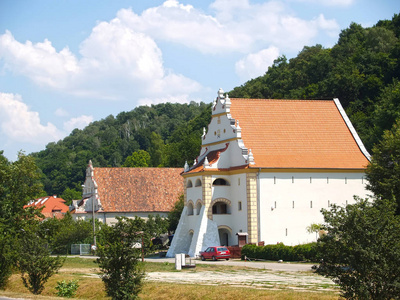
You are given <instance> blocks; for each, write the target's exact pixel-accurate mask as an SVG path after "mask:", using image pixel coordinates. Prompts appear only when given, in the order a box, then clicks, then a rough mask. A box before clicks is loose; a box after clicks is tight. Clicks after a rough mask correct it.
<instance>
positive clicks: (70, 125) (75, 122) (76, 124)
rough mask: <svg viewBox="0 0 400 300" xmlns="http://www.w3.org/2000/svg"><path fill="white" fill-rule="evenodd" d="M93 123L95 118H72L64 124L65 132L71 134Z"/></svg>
mask: <svg viewBox="0 0 400 300" xmlns="http://www.w3.org/2000/svg"><path fill="white" fill-rule="evenodd" d="M91 122H93V116H86V115H82V116H80V117H77V118H71V119H70V120H68V121H67V122H64V130H65V131H66V132H71V131H72V130H74V129H75V128H78V129H83V128H85V127H86V126H87V125H89V124H90V123H91Z"/></svg>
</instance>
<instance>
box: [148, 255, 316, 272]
mask: <svg viewBox="0 0 400 300" xmlns="http://www.w3.org/2000/svg"><path fill="white" fill-rule="evenodd" d="M145 261H149V262H160V263H163V262H169V263H173V264H174V263H175V258H157V257H154V258H145ZM186 262H187V263H189V258H187V259H186ZM192 263H195V264H196V265H197V264H211V265H213V264H222V265H227V266H242V267H247V268H257V269H265V270H272V271H286V272H305V271H311V267H312V266H313V264H309V263H289V262H282V263H278V262H262V261H242V260H237V259H230V260H228V261H226V260H219V261H201V260H197V259H196V260H193V259H192Z"/></svg>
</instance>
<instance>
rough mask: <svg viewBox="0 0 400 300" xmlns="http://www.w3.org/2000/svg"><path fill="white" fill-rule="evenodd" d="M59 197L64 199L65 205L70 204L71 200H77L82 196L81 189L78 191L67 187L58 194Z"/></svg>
mask: <svg viewBox="0 0 400 300" xmlns="http://www.w3.org/2000/svg"><path fill="white" fill-rule="evenodd" d="M60 197H61V198H62V199H64V200H65V201H66V202H65V204H66V205H70V204H71V203H72V200H78V199H81V198H82V190H80V191H78V190H76V189H70V188H69V187H68V188H66V189H65V190H64V192H63V193H62V194H61V195H60Z"/></svg>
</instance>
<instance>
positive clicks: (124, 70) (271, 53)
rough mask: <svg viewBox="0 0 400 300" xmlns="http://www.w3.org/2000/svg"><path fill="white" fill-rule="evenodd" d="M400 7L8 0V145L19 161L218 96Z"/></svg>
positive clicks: (1, 79)
mask: <svg viewBox="0 0 400 300" xmlns="http://www.w3.org/2000/svg"><path fill="white" fill-rule="evenodd" d="M395 13H397V14H398V13H400V1H398V0H380V1H376V0H272V1H262V0H215V1H206V0H164V1H158V0H145V1H143V0H140V1H139V0H130V1H129V0H114V1H105V0H84V1H82V0H57V1H55V0H0V151H1V150H4V155H5V156H6V157H7V158H8V159H9V160H11V161H14V160H16V158H17V154H18V152H19V151H20V150H22V151H24V152H25V153H26V154H29V153H32V152H37V151H41V150H44V149H45V146H46V145H47V144H48V143H50V142H57V141H59V140H61V139H63V138H64V137H66V136H68V135H69V134H70V133H71V132H72V130H73V129H75V128H79V129H83V128H84V127H85V126H87V125H88V124H89V123H90V122H93V121H97V120H101V119H103V118H106V117H107V116H109V115H114V116H117V115H118V114H119V113H120V112H123V111H131V110H132V109H134V108H135V107H137V106H140V105H151V104H158V103H165V102H172V103H189V102H190V101H196V102H200V101H203V102H205V103H210V102H211V101H213V100H214V99H215V98H216V96H217V91H218V89H219V88H222V89H223V90H224V91H229V90H232V89H233V88H234V87H236V86H240V85H242V84H244V83H245V82H246V81H248V80H250V79H252V78H256V77H258V76H261V75H263V74H265V72H266V71H267V70H268V67H269V66H271V65H272V64H273V61H274V60H275V59H276V58H278V57H279V56H282V55H285V56H286V57H287V58H289V59H290V58H292V57H295V56H297V54H298V53H299V52H300V51H301V50H302V49H303V47H304V46H313V45H315V44H321V45H323V46H324V47H327V48H329V47H332V46H333V45H335V43H336V42H337V40H338V37H339V34H340V32H341V30H343V29H346V28H348V26H349V25H350V24H351V22H355V23H358V24H361V25H362V26H364V27H370V26H373V25H374V24H376V22H377V21H379V20H385V19H389V20H390V19H391V18H392V17H393V15H394V14H395Z"/></svg>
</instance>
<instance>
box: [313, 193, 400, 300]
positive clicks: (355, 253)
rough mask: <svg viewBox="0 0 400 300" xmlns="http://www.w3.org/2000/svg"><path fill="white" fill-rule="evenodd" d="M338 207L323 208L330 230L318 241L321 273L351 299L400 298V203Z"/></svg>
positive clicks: (318, 271) (359, 201)
mask: <svg viewBox="0 0 400 300" xmlns="http://www.w3.org/2000/svg"><path fill="white" fill-rule="evenodd" d="M356 200H357V202H356V204H354V205H347V206H346V207H340V206H337V205H333V206H332V207H331V209H330V210H324V209H323V210H322V213H323V215H324V219H325V224H324V227H325V229H326V230H327V232H328V233H327V234H326V235H324V236H323V237H321V238H320V239H319V240H318V243H317V245H318V253H319V255H320V256H321V258H322V259H323V262H322V263H321V264H320V265H319V266H318V267H316V266H315V267H316V272H317V273H319V274H321V275H323V276H326V277H329V278H332V279H333V281H334V282H335V283H337V284H338V285H339V287H340V289H341V294H342V296H343V297H344V298H346V299H388V300H389V299H400V296H399V295H400V277H399V274H400V216H398V215H395V208H396V205H394V203H393V202H392V201H388V200H383V199H381V201H379V202H375V203H373V204H371V202H369V201H368V200H363V199H356Z"/></svg>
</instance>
